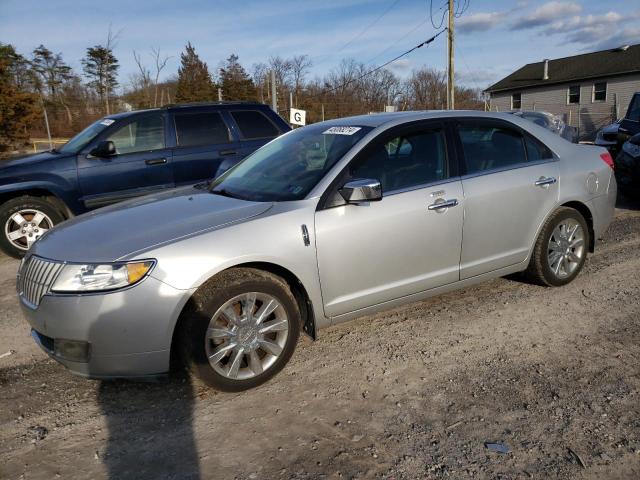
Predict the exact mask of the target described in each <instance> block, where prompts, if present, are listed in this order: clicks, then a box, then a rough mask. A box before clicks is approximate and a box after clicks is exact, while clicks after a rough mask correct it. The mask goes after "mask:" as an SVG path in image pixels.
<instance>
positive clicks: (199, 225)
mask: <svg viewBox="0 0 640 480" xmlns="http://www.w3.org/2000/svg"><path fill="white" fill-rule="evenodd" d="M272 205H273V204H272V203H267V202H248V201H244V200H238V199H234V198H229V197H223V196H221V195H216V194H213V193H210V192H209V191H207V190H206V189H198V188H195V187H188V188H181V189H176V190H169V191H167V192H164V193H161V194H157V195H148V196H146V197H141V198H139V199H135V200H129V201H127V202H123V203H119V204H117V205H113V206H110V207H106V208H102V209H99V210H94V211H93V212H90V213H87V214H84V215H81V216H79V217H76V218H74V219H72V220H69V221H67V222H64V223H62V224H60V225H59V226H58V227H56V228H54V229H53V230H51V231H50V232H48V233H47V234H45V235H44V236H43V237H42V238H41V239H40V240H39V241H38V242H36V244H35V245H34V246H33V248H32V251H33V253H34V254H35V255H39V256H42V257H45V258H49V259H52V260H62V261H69V262H111V261H115V260H121V259H125V258H127V257H128V256H130V255H131V254H133V253H136V252H142V251H144V250H148V249H151V248H153V247H156V246H159V245H162V244H166V243H170V242H172V241H174V240H176V239H179V238H185V237H189V236H193V235H196V234H198V233H202V232H205V231H209V230H213V229H217V228H221V227H224V226H225V225H230V224H235V223H238V222H241V221H243V220H246V219H248V218H251V217H254V216H256V215H260V214H262V213H264V212H266V211H267V210H269V208H271V206H272Z"/></svg>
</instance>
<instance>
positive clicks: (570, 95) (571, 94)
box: [567, 85, 580, 103]
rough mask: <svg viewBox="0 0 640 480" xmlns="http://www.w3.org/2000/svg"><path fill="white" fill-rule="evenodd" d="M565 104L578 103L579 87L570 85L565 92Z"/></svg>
mask: <svg viewBox="0 0 640 480" xmlns="http://www.w3.org/2000/svg"><path fill="white" fill-rule="evenodd" d="M567 103H580V85H572V86H571V87H569V90H568V91H567Z"/></svg>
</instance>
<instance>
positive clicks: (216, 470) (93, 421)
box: [0, 205, 640, 479]
mask: <svg viewBox="0 0 640 480" xmlns="http://www.w3.org/2000/svg"><path fill="white" fill-rule="evenodd" d="M639 209H640V205H627V206H625V208H621V209H618V211H617V214H616V219H615V221H614V223H613V224H612V225H611V227H610V229H609V231H608V232H607V234H606V236H605V238H604V239H603V241H601V242H600V243H599V246H598V248H597V251H596V253H595V254H594V255H592V256H590V257H589V259H588V261H587V264H586V266H585V269H584V271H583V272H582V273H581V274H580V276H579V277H578V278H577V279H576V280H575V281H574V282H573V283H571V284H570V285H568V286H566V287H563V288H555V289H551V288H543V287H538V286H534V285H530V284H527V283H524V282H522V281H521V280H520V279H519V278H517V277H514V278H509V279H498V280H495V281H492V282H489V283H486V284H483V285H480V286H478V287H474V288H468V289H465V290H462V291H458V292H455V293H451V294H448V295H443V296H440V297H436V298H433V299H430V300H428V301H424V302H419V303H413V304H409V305H406V306H404V307H401V308H397V309H394V310H391V311H388V312H385V313H383V314H379V315H375V316H370V317H365V318H362V319H360V320H356V321H354V322H351V323H347V324H343V325H339V326H336V327H332V328H330V329H327V330H324V331H322V332H321V335H320V338H319V340H318V341H317V342H315V343H312V342H311V341H309V340H307V339H303V340H301V342H300V345H299V346H298V350H297V352H296V353H295V354H294V357H293V359H292V362H291V364H290V365H289V366H288V367H286V368H285V370H284V371H283V372H282V373H281V374H280V375H279V376H277V377H276V378H275V379H274V380H272V381H271V382H269V383H268V384H266V385H264V386H262V387H260V388H258V389H256V390H253V391H249V392H244V393H242V394H220V393H216V392H212V391H208V390H205V389H203V388H200V387H194V386H192V385H191V384H190V383H189V382H188V380H186V379H184V378H180V377H175V378H171V379H170V380H168V381H163V382H159V383H130V382H97V381H87V380H83V379H79V378H76V377H73V376H71V375H70V374H68V373H67V372H66V371H65V370H64V369H63V368H62V367H61V366H59V365H58V364H56V363H55V362H53V361H51V360H49V359H47V357H46V356H45V355H44V354H43V353H42V352H40V351H39V349H38V348H37V347H35V346H34V345H33V344H32V342H31V340H30V339H29V338H28V329H27V326H26V323H25V322H24V321H23V320H22V318H21V315H20V312H19V309H18V306H17V301H16V298H15V293H14V292H15V290H14V275H15V271H16V269H17V265H18V263H17V262H16V261H14V260H10V259H7V258H0V329H1V331H2V336H1V337H0V355H1V354H3V353H5V352H9V351H12V352H13V353H12V354H11V355H8V356H3V357H1V358H0V427H1V428H0V478H29V479H40V478H42V479H51V478H56V477H60V478H81V479H84V478H86V479H94V478H113V479H121V478H153V479H157V478H238V479H254V478H256V479H273V478H276V479H277V478H299V479H307V478H308V479H311V478H314V479H315V478H328V479H338V478H394V479H417V478H421V479H422V478H456V479H457V478H496V479H516V478H567V479H569V478H570V479H575V478H577V479H603V478H607V479H616V478H620V479H630V478H640V367H639V365H640V322H639V320H640V296H639V294H640V210H639ZM491 442H494V443H500V444H502V445H504V446H506V447H508V450H509V452H508V453H497V452H493V451H491V450H490V449H489V448H487V446H486V445H487V443H491Z"/></svg>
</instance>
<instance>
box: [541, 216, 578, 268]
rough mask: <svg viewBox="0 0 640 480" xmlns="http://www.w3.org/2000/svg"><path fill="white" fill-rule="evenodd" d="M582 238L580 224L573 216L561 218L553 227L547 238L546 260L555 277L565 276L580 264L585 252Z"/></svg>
mask: <svg viewBox="0 0 640 480" xmlns="http://www.w3.org/2000/svg"><path fill="white" fill-rule="evenodd" d="M584 238H585V235H584V230H583V229H582V226H581V225H580V223H579V222H578V221H577V220H575V219H573V218H567V219H566V220H562V221H561V222H560V223H559V224H558V225H557V226H556V228H554V230H553V232H552V233H551V238H549V244H548V248H547V261H548V263H549V268H550V269H551V271H552V272H553V274H554V275H555V276H556V277H558V278H566V277H568V276H570V275H572V274H573V273H574V272H575V271H576V269H577V268H578V267H579V266H580V264H581V262H582V260H583V257H584V254H585V248H584V247H585V245H584Z"/></svg>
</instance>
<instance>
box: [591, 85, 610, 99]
mask: <svg viewBox="0 0 640 480" xmlns="http://www.w3.org/2000/svg"><path fill="white" fill-rule="evenodd" d="M606 100H607V82H596V83H594V84H593V101H594V102H605V101H606Z"/></svg>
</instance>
